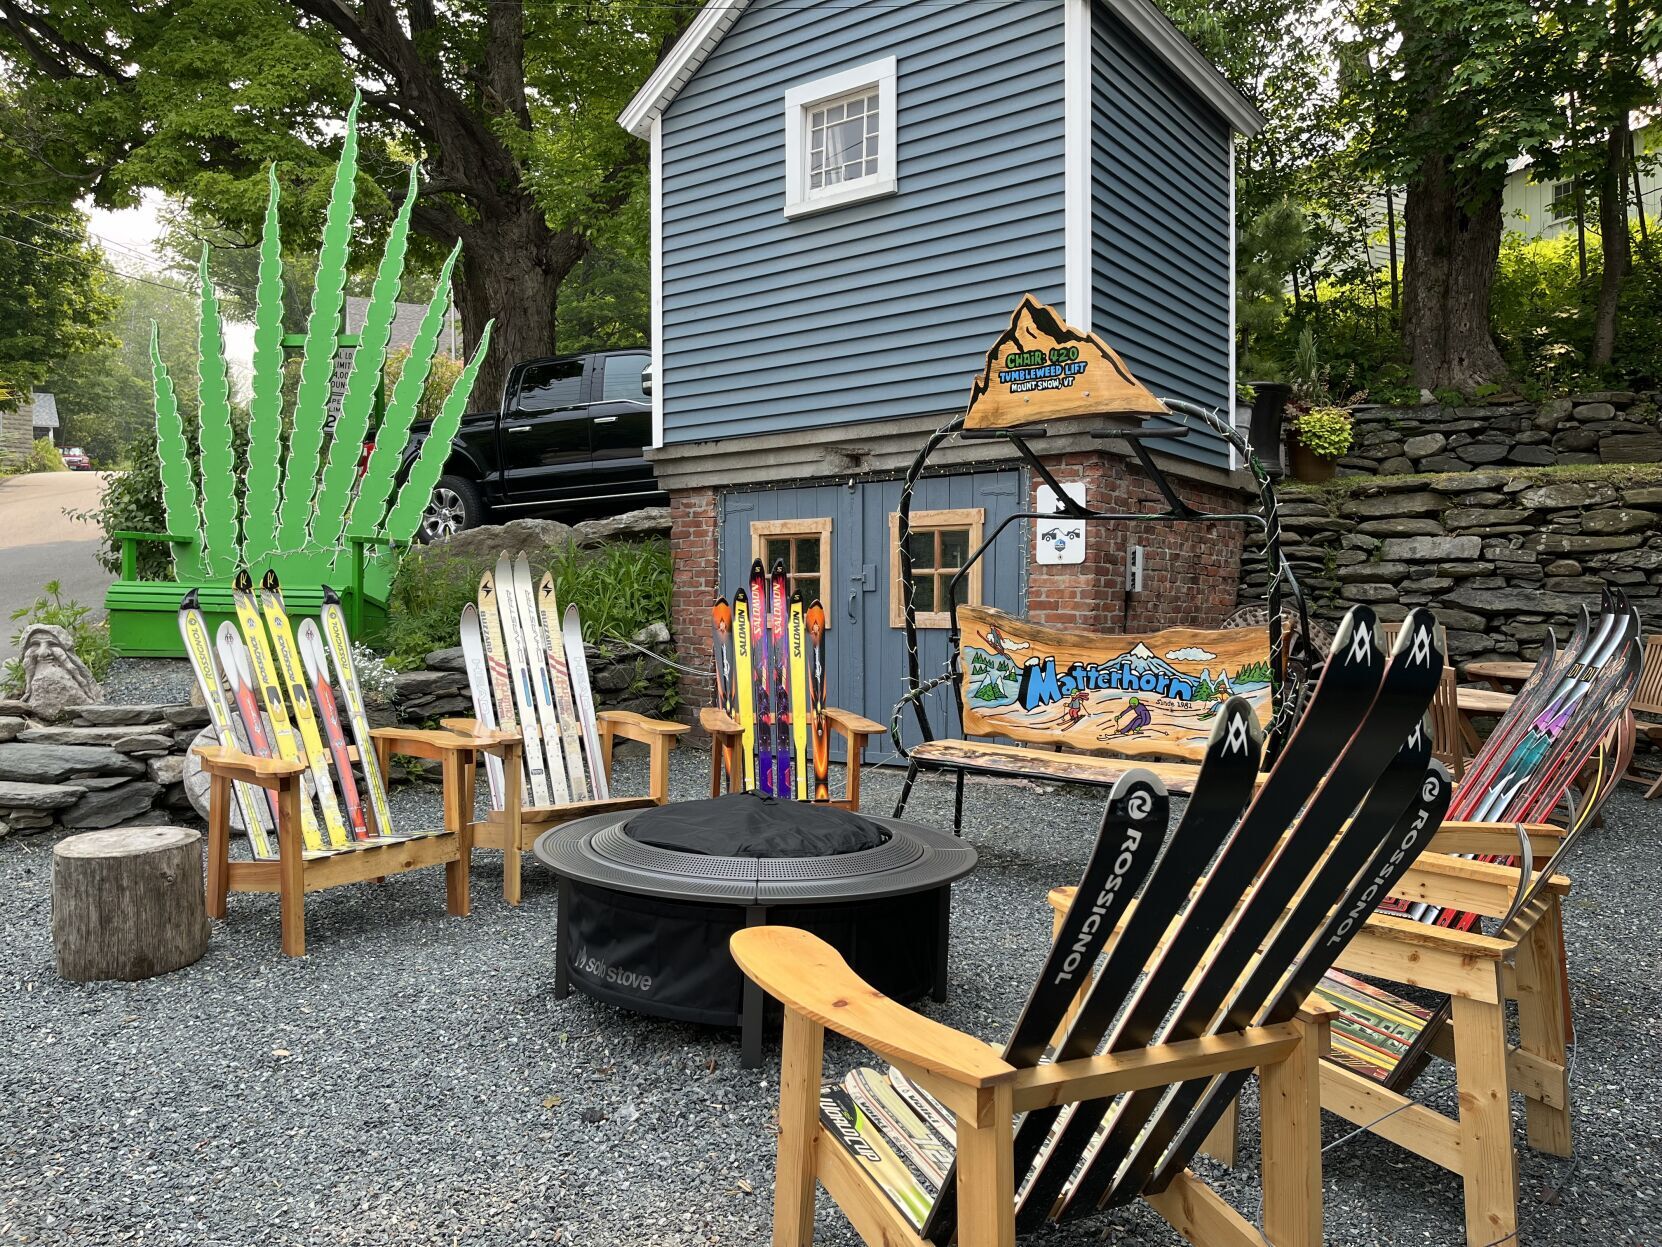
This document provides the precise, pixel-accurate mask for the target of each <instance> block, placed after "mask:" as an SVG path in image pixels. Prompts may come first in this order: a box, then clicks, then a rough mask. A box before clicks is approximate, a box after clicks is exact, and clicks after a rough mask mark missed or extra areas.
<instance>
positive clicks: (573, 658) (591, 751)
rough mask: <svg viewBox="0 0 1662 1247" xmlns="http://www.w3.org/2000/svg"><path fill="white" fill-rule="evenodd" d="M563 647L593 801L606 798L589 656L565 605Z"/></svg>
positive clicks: (572, 612)
mask: <svg viewBox="0 0 1662 1247" xmlns="http://www.w3.org/2000/svg"><path fill="white" fill-rule="evenodd" d="M561 631H562V633H563V635H564V639H565V647H566V666H567V668H568V669H569V670H570V671H571V696H572V699H573V700H574V701H576V703H577V716H578V719H579V720H580V721H581V723H582V724H583V746H584V748H585V750H586V751H587V752H588V755H589V774H590V775H593V776H594V795H595V798H596V799H597V800H600V801H605V800H608V799H609V798H610V797H611V795H612V790H611V784H610V783H609V782H608V781H607V779H606V764H605V761H604V759H602V757H601V756H600V732H599V731H598V729H597V728H596V727H595V720H594V694H593V693H592V692H591V691H590V690H589V659H588V654H587V653H586V652H585V651H584V649H583V625H582V623H581V622H579V620H578V618H577V607H576V606H568V607H566V613H565V623H564V627H563V628H562V629H561Z"/></svg>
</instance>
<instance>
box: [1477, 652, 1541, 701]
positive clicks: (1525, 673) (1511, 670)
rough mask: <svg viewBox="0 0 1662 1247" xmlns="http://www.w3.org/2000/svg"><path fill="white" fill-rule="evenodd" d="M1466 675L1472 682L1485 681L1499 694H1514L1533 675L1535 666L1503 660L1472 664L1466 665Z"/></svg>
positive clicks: (1528, 663) (1530, 663)
mask: <svg viewBox="0 0 1662 1247" xmlns="http://www.w3.org/2000/svg"><path fill="white" fill-rule="evenodd" d="M1466 674H1467V675H1469V676H1470V677H1471V678H1472V679H1474V680H1483V681H1485V682H1486V683H1487V684H1488V685H1489V686H1490V687H1491V688H1493V689H1496V690H1497V691H1499V692H1502V693H1515V692H1517V690H1518V688H1519V687H1520V686H1521V685H1522V684H1523V683H1524V682H1525V681H1527V680H1528V679H1529V677H1530V676H1532V675H1534V674H1535V664H1534V663H1532V662H1512V661H1505V660H1494V661H1490V662H1473V663H1467V664H1466Z"/></svg>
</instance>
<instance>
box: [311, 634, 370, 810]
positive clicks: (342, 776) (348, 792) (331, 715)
mask: <svg viewBox="0 0 1662 1247" xmlns="http://www.w3.org/2000/svg"><path fill="white" fill-rule="evenodd" d="M294 643H295V646H296V647H297V648H298V649H299V651H300V663H301V665H302V666H303V667H305V669H306V678H307V679H308V680H310V681H311V688H312V696H313V697H314V698H315V699H316V700H317V712H318V714H319V715H320V716H321V717H322V719H323V739H324V743H325V744H326V745H327V746H328V748H329V756H330V757H332V758H333V759H334V760H335V774H336V776H337V777H339V780H340V795H341V799H342V800H343V801H345V803H346V818H347V821H348V823H349V824H350V826H351V829H352V835H353V836H354V838H356V839H358V840H367V839H369V825H368V823H367V822H366V821H365V819H364V807H363V802H362V801H360V800H359V799H358V782H357V780H356V779H355V778H354V776H353V774H352V756H351V754H350V753H348V752H347V748H346V732H345V730H344V729H343V728H342V727H341V722H340V708H339V707H338V706H337V705H336V704H335V690H334V686H333V685H331V684H330V682H329V656H328V655H327V654H325V653H324V652H323V634H322V633H321V632H320V631H319V630H318V626H317V620H315V619H302V620H301V621H300V626H299V627H298V628H296V629H295V632H294ZM359 756H360V757H361V756H363V755H362V751H360V753H359Z"/></svg>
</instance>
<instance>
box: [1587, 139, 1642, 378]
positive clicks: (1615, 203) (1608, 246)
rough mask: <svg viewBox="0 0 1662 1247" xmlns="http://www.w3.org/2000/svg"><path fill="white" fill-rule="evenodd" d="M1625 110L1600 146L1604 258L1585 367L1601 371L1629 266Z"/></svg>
mask: <svg viewBox="0 0 1662 1247" xmlns="http://www.w3.org/2000/svg"><path fill="white" fill-rule="evenodd" d="M1631 148H1632V140H1631V138H1630V137H1629V131H1628V124H1627V109H1626V108H1622V109H1621V110H1619V112H1618V115H1617V117H1616V119H1615V120H1614V121H1613V122H1612V123H1611V125H1610V133H1609V135H1608V136H1607V138H1606V139H1605V145H1604V170H1603V172H1602V173H1601V174H1600V175H1599V239H1600V243H1599V246H1600V250H1601V251H1602V252H1603V255H1604V265H1603V272H1602V274H1601V275H1600V277H1599V301H1598V310H1597V311H1596V312H1595V313H1594V315H1593V349H1592V351H1591V353H1590V354H1589V356H1588V361H1587V362H1588V363H1590V364H1592V365H1593V366H1594V367H1598V368H1602V367H1604V365H1606V364H1608V363H1609V362H1610V357H1611V356H1612V355H1613V354H1614V353H1615V350H1616V310H1617V308H1618V307H1619V306H1620V305H1621V299H1622V283H1623V282H1624V281H1626V280H1627V274H1628V270H1629V269H1630V268H1632V266H1633V247H1632V240H1631V238H1629V236H1628V232H1627V194H1626V189H1627V161H1628V157H1629V155H1630V154H1631Z"/></svg>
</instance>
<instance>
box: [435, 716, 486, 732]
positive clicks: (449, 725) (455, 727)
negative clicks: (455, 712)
mask: <svg viewBox="0 0 1662 1247" xmlns="http://www.w3.org/2000/svg"><path fill="white" fill-rule="evenodd" d="M439 726H440V727H442V728H444V729H445V731H447V732H456V733H458V734H459V735H462V736H477V735H478V734H479V720H478V719H462V718H456V719H440V720H439Z"/></svg>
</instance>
